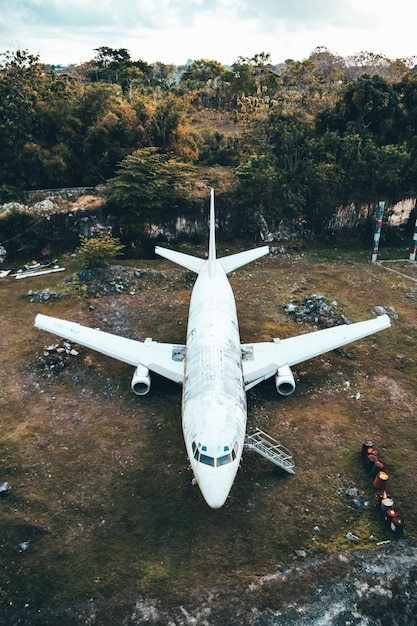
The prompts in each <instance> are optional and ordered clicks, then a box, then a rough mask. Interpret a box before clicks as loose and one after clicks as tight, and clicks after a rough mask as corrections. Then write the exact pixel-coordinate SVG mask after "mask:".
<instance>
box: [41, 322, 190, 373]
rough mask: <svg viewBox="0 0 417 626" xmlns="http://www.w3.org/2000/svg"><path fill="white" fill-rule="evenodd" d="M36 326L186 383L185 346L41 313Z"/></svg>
mask: <svg viewBox="0 0 417 626" xmlns="http://www.w3.org/2000/svg"><path fill="white" fill-rule="evenodd" d="M35 326H36V327H37V328H41V329H42V330H46V331H48V332H49V333H53V334H54V335H58V337H62V338H63V339H69V340H71V341H73V342H75V343H78V344H80V345H81V346H85V347H86V348H91V349H93V350H96V351H97V352H100V353H101V354H104V355H106V356H110V357H112V358H114V359H118V360H119V361H123V362H124V363H128V364H129V365H133V366H134V367H137V366H138V365H143V366H144V367H147V368H148V369H149V370H151V371H152V372H155V373H157V374H160V375H161V376H164V377H165V378H168V379H169V380H173V381H174V382H176V383H179V384H182V382H183V379H184V356H185V346H182V345H177V344H172V343H159V342H157V341H152V339H145V341H136V340H135V339H128V338H127V337H120V336H119V335H113V334H112V333H106V332H104V331H101V330H96V329H93V328H88V326H82V325H81V324H77V323H75V322H67V321H66V320H62V319H59V318H57V317H49V315H42V314H40V313H39V314H38V315H37V316H36V318H35Z"/></svg>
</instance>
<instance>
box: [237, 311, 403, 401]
mask: <svg viewBox="0 0 417 626" xmlns="http://www.w3.org/2000/svg"><path fill="white" fill-rule="evenodd" d="M390 326H391V321H390V318H389V316H388V315H380V316H379V317H376V318H375V319H370V320H366V321H364V322H356V323H355V324H342V325H341V326H333V327H332V328H325V329H324V330H316V331H314V332H311V333H305V334H304V335H297V336H296V337H289V338H288V339H282V340H279V339H276V340H275V341H273V342H272V341H270V342H267V341H265V342H260V343H252V344H243V345H242V358H243V361H242V367H243V377H244V381H245V387H246V389H247V390H248V389H251V388H252V387H254V386H255V385H257V384H258V383H260V382H262V381H263V380H266V379H267V378H270V377H271V376H275V374H277V372H278V369H279V368H280V367H283V366H284V365H288V366H289V367H291V366H292V365H297V364H298V363H302V362H303V361H308V360H309V359H312V358H314V357H316V356H319V355H320V354H324V353H325V352H330V351H331V350H335V349H336V348H340V347H341V346H344V345H346V344H348V343H352V342H353V341H358V340H359V339H363V338H364V337H367V336H368V335H372V334H373V333H377V332H379V331H380V330H384V329H385V328H389V327H390Z"/></svg>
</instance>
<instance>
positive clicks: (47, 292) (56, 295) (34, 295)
mask: <svg viewBox="0 0 417 626" xmlns="http://www.w3.org/2000/svg"><path fill="white" fill-rule="evenodd" d="M63 295H64V294H63V293H60V292H59V291H55V290H53V289H41V291H33V290H32V289H29V291H28V292H27V294H26V297H27V298H29V302H49V301H53V300H61V298H62V297H63Z"/></svg>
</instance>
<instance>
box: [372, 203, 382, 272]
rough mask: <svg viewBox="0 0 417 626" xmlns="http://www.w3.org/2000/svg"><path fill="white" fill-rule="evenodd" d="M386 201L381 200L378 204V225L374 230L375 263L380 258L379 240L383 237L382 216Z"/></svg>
mask: <svg viewBox="0 0 417 626" xmlns="http://www.w3.org/2000/svg"><path fill="white" fill-rule="evenodd" d="M384 209H385V202H380V203H379V205H378V213H377V217H376V225H375V231H374V246H373V248H372V263H375V262H376V260H377V258H378V248H379V240H380V238H381V228H382V217H383V215H384Z"/></svg>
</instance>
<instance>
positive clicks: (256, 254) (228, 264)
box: [217, 246, 269, 274]
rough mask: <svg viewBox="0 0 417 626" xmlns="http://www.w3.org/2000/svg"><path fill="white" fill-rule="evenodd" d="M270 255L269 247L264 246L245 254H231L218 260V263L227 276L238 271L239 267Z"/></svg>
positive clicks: (247, 251) (246, 251)
mask: <svg viewBox="0 0 417 626" xmlns="http://www.w3.org/2000/svg"><path fill="white" fill-rule="evenodd" d="M268 253H269V247H268V246H262V247H261V248H254V249H253V250H245V251H244V252H238V253H237V254H230V255H229V256H225V257H223V258H222V259H217V261H218V263H220V265H221V266H222V268H223V269H224V271H225V272H226V274H229V273H230V272H233V270H237V269H238V268H239V267H242V266H243V265H246V264H247V263H251V262H252V261H256V259H259V258H260V257H261V256H264V255H265V254H268Z"/></svg>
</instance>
